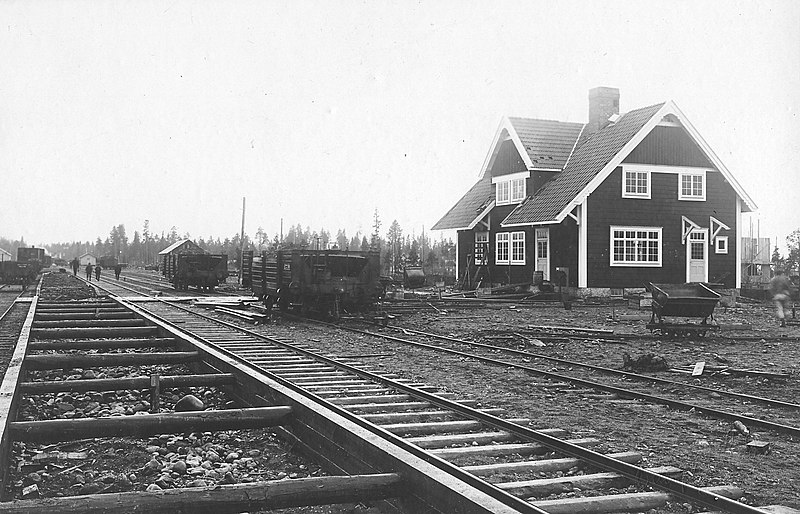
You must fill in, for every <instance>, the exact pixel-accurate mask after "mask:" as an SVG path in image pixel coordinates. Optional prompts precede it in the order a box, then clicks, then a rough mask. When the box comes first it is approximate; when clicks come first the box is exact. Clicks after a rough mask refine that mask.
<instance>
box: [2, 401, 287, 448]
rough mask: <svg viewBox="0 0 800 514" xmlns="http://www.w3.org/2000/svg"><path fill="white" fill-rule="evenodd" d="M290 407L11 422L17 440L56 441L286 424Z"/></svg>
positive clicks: (10, 425)
mask: <svg viewBox="0 0 800 514" xmlns="http://www.w3.org/2000/svg"><path fill="white" fill-rule="evenodd" d="M291 412H292V409H291V407H283V406H281V407H257V408H252V409H226V410H207V411H200V412H170V413H165V414H145V415H137V416H115V417H109V418H81V419H49V420H45V421H16V422H12V423H9V431H10V434H11V437H12V439H13V440H15V441H26V442H32V441H37V442H45V441H46V442H55V441H72V440H76V439H87V438H92V437H124V436H134V437H143V436H150V435H155V434H174V433H179V432H209V431H214V430H241V429H247V428H263V427H268V426H275V425H280V424H283V423H285V422H286V421H287V418H288V417H289V415H290V414H291Z"/></svg>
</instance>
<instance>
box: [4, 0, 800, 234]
mask: <svg viewBox="0 0 800 514" xmlns="http://www.w3.org/2000/svg"><path fill="white" fill-rule="evenodd" d="M0 22H2V26H0V29H2V30H0V187H1V188H2V189H1V190H2V194H0V236H5V237H8V238H13V239H18V238H20V237H24V238H25V240H26V241H27V242H28V243H36V244H41V243H46V242H56V241H73V240H84V241H86V240H91V241H93V240H94V239H96V237H97V236H98V235H102V236H103V237H106V236H107V235H108V234H109V232H110V230H111V227H112V226H113V225H116V224H119V223H124V224H125V226H126V228H127V231H128V234H129V236H131V237H132V236H133V231H134V230H139V231H140V232H141V229H142V225H143V223H144V220H145V219H149V220H150V224H151V228H152V230H153V231H154V232H156V233H159V232H161V231H165V232H166V231H169V229H170V228H171V227H172V226H173V225H174V226H177V228H178V230H179V232H180V233H181V234H183V233H185V232H188V233H190V234H191V235H192V236H193V237H197V236H203V237H208V236H209V235H214V236H220V237H225V236H232V235H233V234H235V233H237V232H238V231H239V228H240V223H241V204H242V197H243V196H245V197H247V223H246V232H247V233H248V234H249V235H250V236H251V237H252V236H253V235H254V234H255V232H256V230H257V229H258V227H259V226H261V227H263V228H264V229H265V230H266V231H267V232H268V233H270V234H275V233H277V232H278V231H279V229H280V219H281V217H283V219H284V224H285V226H288V225H296V224H297V223H300V224H302V225H303V226H310V227H311V228H312V229H315V230H318V229H319V228H321V227H324V228H326V229H328V230H330V231H332V232H333V233H334V235H335V231H336V229H337V228H345V229H346V230H347V233H348V235H349V236H352V235H354V234H355V232H356V231H358V230H360V231H361V232H362V233H370V232H371V231H372V227H371V226H372V218H373V212H374V210H375V209H376V208H377V209H378V212H379V214H380V217H381V218H382V220H383V229H382V231H383V232H385V230H386V229H388V226H389V223H390V222H391V220H393V219H397V220H398V222H399V223H400V224H401V226H402V228H403V229H404V231H405V232H406V233H411V232H416V233H417V234H418V233H419V232H420V231H421V230H422V228H423V227H426V230H427V228H428V227H430V226H431V225H433V224H434V223H435V222H436V221H437V220H438V219H439V218H440V217H441V216H442V215H443V214H444V213H445V212H446V211H447V210H448V209H449V208H450V207H451V206H452V205H453V203H455V201H456V200H458V198H460V197H461V195H463V194H464V192H466V190H467V189H468V188H469V187H470V186H471V185H472V184H473V183H474V182H475V181H476V180H477V178H478V174H479V172H480V166H481V164H482V163H483V160H484V158H485V156H486V154H487V152H488V151H489V146H490V144H491V141H492V138H493V136H494V134H495V131H496V129H497V127H498V124H499V122H500V119H501V117H502V116H504V115H511V116H529V117H538V118H546V119H556V120H562V121H577V122H585V121H586V118H587V110H588V107H587V103H588V102H587V94H588V90H589V89H590V88H592V87H595V86H612V87H618V88H619V89H620V91H621V99H620V108H621V110H622V111H623V112H624V111H627V110H631V109H635V108H638V107H642V106H646V105H651V104H654V103H658V102H662V101H665V100H674V101H675V102H676V104H677V105H678V107H679V108H680V109H681V110H682V111H683V112H684V114H685V115H686V116H687V117H688V119H689V120H690V121H691V122H692V123H693V124H694V125H695V127H696V128H697V129H698V130H699V132H700V134H702V136H703V137H704V138H705V140H706V141H707V142H708V143H709V144H710V145H711V147H712V148H713V149H714V151H715V152H716V153H717V155H718V156H719V157H720V158H721V159H722V161H723V162H724V163H725V164H726V166H727V167H728V168H729V170H730V171H731V172H732V173H733V174H734V175H735V176H736V177H737V179H738V180H739V182H740V183H741V184H742V185H743V186H744V188H745V189H746V190H747V191H748V192H749V193H750V195H751V197H753V199H754V200H755V202H756V203H757V204H758V206H759V207H760V214H759V216H760V219H761V222H760V228H761V230H760V232H761V236H762V237H767V236H769V237H772V238H773V242H774V241H775V238H776V237H778V238H779V239H780V241H781V243H782V242H783V240H784V238H785V236H786V235H787V234H788V233H789V232H791V231H792V230H794V229H798V228H800V180H799V179H800V167H799V166H800V165H799V164H798V157H799V156H800V119H798V110H799V109H800V2H797V1H794V0H785V1H783V0H774V1H769V0H759V1H748V2H738V1H731V0H724V1H671V2H646V1H631V2H625V1H619V2H613V1H609V0H602V1H598V2H591V1H581V2H568V1H554V2H544V1H538V2H536V1H529V2H526V1H514V2H508V3H503V2H497V1H468V2H463V1H458V2H457V1H443V0H436V1H422V2H411V1H395V2H379V1H366V2H356V1H330V0H324V1H323V0H318V1H305V2H304V1H297V0H292V1H289V2H272V1H253V2H245V1H235V2H234V1H230V2H224V1H206V2H191V1H181V0H176V1H166V2H148V1H141V0H140V1H125V2H121V1H113V0H103V1H100V0H97V1H89V2H78V1H72V0H59V1H43V0H38V1H34V2H31V1H2V2H0ZM753 226H754V232H755V227H756V226H757V224H755V223H754V225H753ZM747 230H748V228H745V233H746V232H747Z"/></svg>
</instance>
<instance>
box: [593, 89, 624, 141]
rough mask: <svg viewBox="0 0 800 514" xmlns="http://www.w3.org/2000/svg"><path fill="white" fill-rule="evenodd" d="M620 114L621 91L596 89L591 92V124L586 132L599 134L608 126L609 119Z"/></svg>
mask: <svg viewBox="0 0 800 514" xmlns="http://www.w3.org/2000/svg"><path fill="white" fill-rule="evenodd" d="M613 114H619V89H617V88H615V87H595V88H592V89H590V90H589V123H588V125H587V126H586V132H588V133H589V134H591V133H593V132H597V131H598V130H600V129H601V128H603V127H605V126H606V125H608V118H610V117H611V115H613Z"/></svg>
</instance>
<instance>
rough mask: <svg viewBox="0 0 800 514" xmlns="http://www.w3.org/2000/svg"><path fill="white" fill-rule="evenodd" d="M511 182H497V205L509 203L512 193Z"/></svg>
mask: <svg viewBox="0 0 800 514" xmlns="http://www.w3.org/2000/svg"><path fill="white" fill-rule="evenodd" d="M510 190H511V183H510V182H508V181H505V182H498V183H497V205H502V204H504V203H509V202H510V198H511V194H510V192H511V191H510Z"/></svg>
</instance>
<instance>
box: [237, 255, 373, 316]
mask: <svg viewBox="0 0 800 514" xmlns="http://www.w3.org/2000/svg"><path fill="white" fill-rule="evenodd" d="M243 262H245V263H247V265H246V266H244V269H243V282H244V283H249V284H250V286H251V287H252V290H253V295H254V296H256V297H258V298H260V299H262V300H263V301H264V305H265V306H266V307H267V309H272V307H273V305H275V304H277V305H278V307H279V308H280V309H281V310H283V311H286V310H288V309H290V308H293V309H295V310H297V311H298V312H300V313H301V314H303V315H308V314H310V313H312V312H313V313H317V314H320V315H323V316H329V317H333V318H337V319H338V318H340V317H342V316H344V315H350V314H366V313H370V312H374V311H375V309H376V307H377V305H378V303H379V302H380V300H381V298H382V296H383V286H382V285H381V283H380V280H379V279H380V255H379V253H378V252H369V251H368V252H350V251H344V250H299V249H293V250H278V251H277V252H276V253H275V254H274V255H268V254H267V253H266V252H262V253H261V254H252V252H251V253H250V254H249V255H246V256H245V257H244V259H243Z"/></svg>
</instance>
